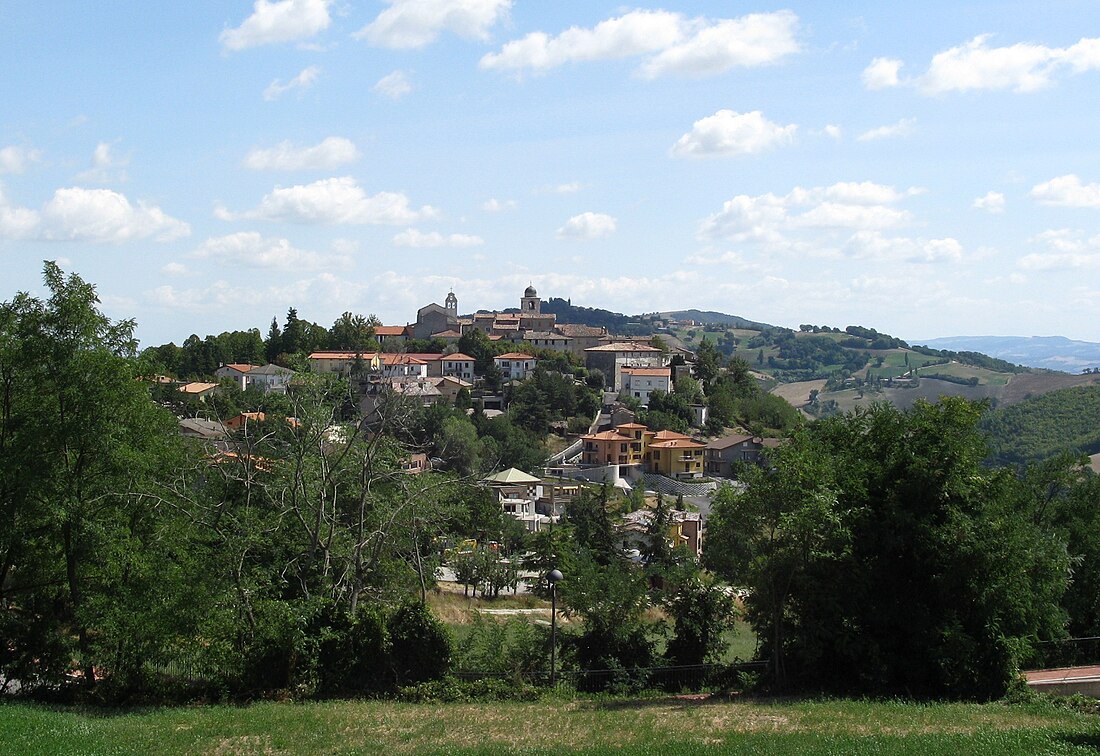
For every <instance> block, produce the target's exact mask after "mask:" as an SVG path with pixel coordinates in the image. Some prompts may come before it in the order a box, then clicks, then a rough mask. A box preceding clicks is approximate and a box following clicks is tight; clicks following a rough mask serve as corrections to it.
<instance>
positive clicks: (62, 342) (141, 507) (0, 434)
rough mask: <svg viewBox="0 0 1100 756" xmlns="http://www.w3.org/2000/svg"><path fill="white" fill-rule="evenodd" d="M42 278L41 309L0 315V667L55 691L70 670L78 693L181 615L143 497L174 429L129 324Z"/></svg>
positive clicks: (81, 293) (156, 520)
mask: <svg viewBox="0 0 1100 756" xmlns="http://www.w3.org/2000/svg"><path fill="white" fill-rule="evenodd" d="M43 277H44V279H45V283H46V287H47V288H48V289H49V292H50V294H49V297H48V299H46V300H45V301H42V300H39V299H37V298H34V297H31V296H29V295H27V294H19V295H17V296H16V297H15V299H14V300H13V301H12V302H5V303H3V304H0V522H2V523H3V527H0V604H2V605H4V606H5V611H4V624H5V625H6V627H4V628H3V629H4V630H5V631H6V632H5V633H4V635H5V636H6V637H7V638H8V643H9V644H11V645H10V646H6V647H5V649H4V650H3V651H0V661H3V662H4V664H5V666H7V665H8V664H15V665H16V666H17V667H18V666H19V665H20V664H24V663H25V662H27V661H28V660H29V659H34V664H33V665H31V666H32V667H33V669H29V670H28V667H27V666H26V665H25V664H24V666H23V668H22V669H17V672H18V674H19V676H20V679H23V680H24V681H25V682H28V683H33V682H34V681H35V680H36V678H38V679H45V680H49V681H51V682H55V683H56V682H59V681H60V680H61V679H62V677H61V676H62V675H63V674H64V673H65V672H66V671H67V670H68V668H69V665H70V664H71V663H72V662H73V661H74V659H76V658H78V657H79V659H80V663H81V666H82V669H83V672H84V679H85V681H86V682H87V683H88V684H89V685H90V684H93V683H94V682H95V681H96V675H97V671H96V670H97V667H108V666H109V667H110V668H111V669H112V670H113V671H114V672H115V673H116V674H117V675H118V676H119V677H120V678H121V677H124V676H125V675H126V674H128V673H129V672H130V671H132V670H134V669H135V668H139V667H140V666H141V661H142V660H143V659H144V658H146V656H147V655H148V653H150V651H151V649H152V648H153V647H154V646H155V645H156V643H157V641H158V640H163V637H164V633H166V632H167V630H166V627H169V626H175V624H174V623H175V622H176V621H177V620H178V621H182V618H183V617H186V616H190V615H191V612H190V611H189V610H187V608H186V607H185V606H181V604H180V601H181V600H184V601H186V599H187V598H188V597H189V596H190V592H189V591H186V590H180V591H179V592H178V594H177V595H175V596H173V592H174V589H176V588H178V587H179V586H178V584H177V583H176V582H175V580H173V579H172V575H174V574H179V572H180V568H179V561H178V560H176V564H175V566H169V562H170V561H172V556H171V554H170V552H171V548H172V546H171V544H174V543H175V538H170V537H169V538H165V540H164V541H163V542H158V540H157V539H158V538H159V537H161V536H162V535H165V534H162V533H161V532H160V529H159V524H160V520H161V511H160V510H159V509H158V507H157V506H156V504H157V501H158V497H156V496H149V495H147V494H144V493H143V491H148V490H149V489H150V488H151V486H150V485H149V484H150V482H152V481H157V480H165V479H167V478H168V477H169V476H171V475H172V474H173V471H175V470H177V469H178V468H179V466H180V461H179V459H178V454H179V453H180V448H179V446H178V442H177V438H178V436H177V433H176V427H175V420H174V418H173V417H172V416H171V414H169V413H167V412H165V411H163V410H161V409H159V408H158V407H157V406H156V405H154V404H153V403H152V402H151V401H150V399H149V393H148V389H147V388H146V386H145V384H143V383H141V382H139V381H138V380H136V379H137V378H138V376H139V375H140V363H139V362H138V361H137V360H136V359H135V346H136V342H135V341H134V339H133V327H134V323H133V321H129V320H125V321H120V322H112V321H111V320H109V319H108V318H107V317H106V316H104V315H103V314H102V313H101V312H100V311H99V310H98V309H97V305H98V303H99V300H98V298H97V296H96V293H95V289H94V287H93V286H91V285H90V284H88V283H86V282H84V281H83V280H82V279H80V278H79V277H78V276H76V275H75V274H73V275H69V276H66V275H65V274H64V273H63V272H62V271H61V269H60V268H59V267H58V266H57V265H56V264H54V263H50V262H48V263H46V264H45V266H44V275H43ZM165 545H167V548H162V547H163V546H165ZM166 552H167V553H166ZM161 570H163V574H161V575H158V572H160V571H161ZM73 639H75V644H74V643H73ZM28 671H29V672H30V674H29V675H28V676H26V677H24V676H23V675H24V674H25V673H27V672H28ZM0 672H2V673H3V674H5V675H10V674H11V670H10V668H7V669H4V670H0Z"/></svg>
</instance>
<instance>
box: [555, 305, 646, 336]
mask: <svg viewBox="0 0 1100 756" xmlns="http://www.w3.org/2000/svg"><path fill="white" fill-rule="evenodd" d="M542 312H552V313H554V314H555V315H557V316H558V322H559V323H580V324H581V325H588V326H596V327H599V326H602V327H604V328H606V329H607V330H608V332H610V333H613V334H616V335H623V336H647V335H649V334H651V333H653V324H652V323H650V322H649V321H648V320H647V319H644V318H643V316H641V315H637V316H628V315H623V314H622V313H621V312H612V311H611V310H604V309H601V308H599V307H581V306H579V305H574V304H573V303H572V302H571V301H570V300H568V299H562V298H561V297H550V298H549V299H547V300H546V301H545V302H543V303H542Z"/></svg>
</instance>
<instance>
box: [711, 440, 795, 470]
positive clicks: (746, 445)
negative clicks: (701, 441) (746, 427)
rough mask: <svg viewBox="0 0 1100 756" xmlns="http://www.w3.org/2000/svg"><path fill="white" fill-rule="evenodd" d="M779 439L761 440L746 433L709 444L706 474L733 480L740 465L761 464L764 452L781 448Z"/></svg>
mask: <svg viewBox="0 0 1100 756" xmlns="http://www.w3.org/2000/svg"><path fill="white" fill-rule="evenodd" d="M779 443H780V442H779V439H777V438H761V437H760V436H753V435H752V434H746V433H734V434H732V435H729V436H724V437H722V438H718V439H715V440H714V441H711V442H710V443H708V444H707V451H706V473H707V474H708V475H717V476H719V477H723V478H732V477H733V476H734V471H735V467H736V466H737V464H739V463H752V464H760V463H761V462H762V461H763V456H762V452H763V451H764V450H765V449H774V448H776V447H777V446H779Z"/></svg>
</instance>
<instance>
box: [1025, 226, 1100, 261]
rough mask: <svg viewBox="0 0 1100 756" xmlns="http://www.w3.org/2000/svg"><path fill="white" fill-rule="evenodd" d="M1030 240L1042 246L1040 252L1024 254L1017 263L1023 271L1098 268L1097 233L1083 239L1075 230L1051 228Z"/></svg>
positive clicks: (1098, 237) (1099, 245) (1098, 245)
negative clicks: (1043, 248)
mask: <svg viewBox="0 0 1100 756" xmlns="http://www.w3.org/2000/svg"><path fill="white" fill-rule="evenodd" d="M1030 241H1032V242H1036V243H1039V244H1042V245H1044V246H1045V247H1046V249H1045V250H1043V251H1041V252H1034V253H1031V254H1028V255H1024V256H1023V257H1021V258H1020V259H1019V260H1018V261H1017V265H1018V267H1020V268H1023V269H1024V270H1036V271H1052V270H1079V269H1081V268H1097V267H1100V236H1094V237H1092V238H1091V239H1085V238H1084V236H1083V234H1081V232H1079V231H1070V230H1069V229H1052V230H1050V231H1044V232H1043V233H1041V234H1038V235H1037V236H1036V237H1034V238H1033V239H1031V240H1030Z"/></svg>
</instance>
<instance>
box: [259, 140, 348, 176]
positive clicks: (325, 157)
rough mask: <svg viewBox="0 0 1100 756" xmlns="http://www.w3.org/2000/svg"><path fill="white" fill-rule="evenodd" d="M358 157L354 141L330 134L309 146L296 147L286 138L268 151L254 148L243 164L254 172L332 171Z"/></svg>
mask: <svg viewBox="0 0 1100 756" xmlns="http://www.w3.org/2000/svg"><path fill="white" fill-rule="evenodd" d="M359 157H360V154H359V149H358V148H357V147H356V146H355V143H354V142H352V141H351V140H350V139H345V138H344V137H336V136H331V137H328V138H327V139H325V140H323V141H322V142H320V143H319V144H315V145H312V146H310V147H296V146H294V144H292V143H291V142H289V141H288V142H280V143H279V144H278V145H276V146H275V147H272V148H271V149H267V150H262V149H260V148H258V147H255V148H253V149H251V150H249V152H248V154H247V155H246V156H245V158H244V166H245V167H246V168H251V169H252V170H254V171H309V170H331V169H333V168H338V167H339V166H341V165H345V164H347V163H352V162H355V161H356V160H358V159H359Z"/></svg>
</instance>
